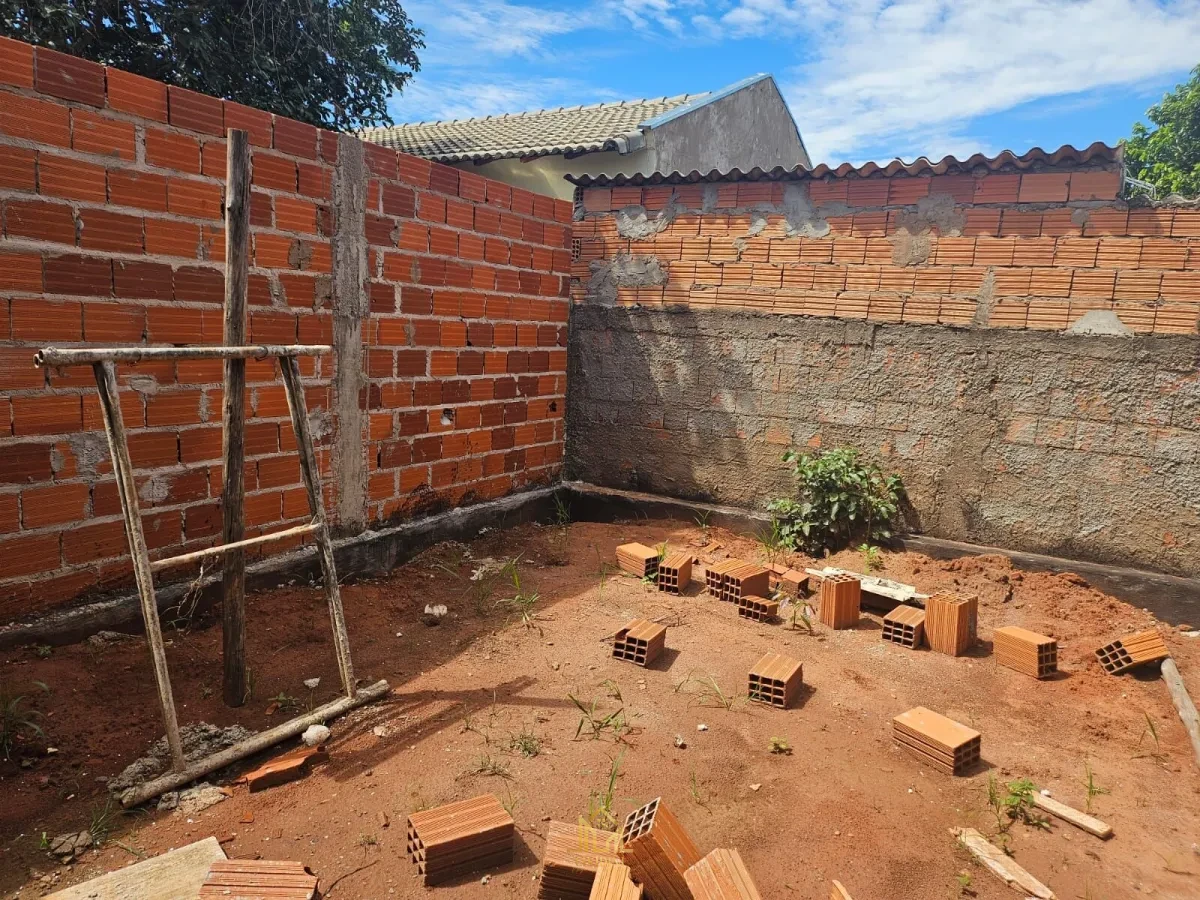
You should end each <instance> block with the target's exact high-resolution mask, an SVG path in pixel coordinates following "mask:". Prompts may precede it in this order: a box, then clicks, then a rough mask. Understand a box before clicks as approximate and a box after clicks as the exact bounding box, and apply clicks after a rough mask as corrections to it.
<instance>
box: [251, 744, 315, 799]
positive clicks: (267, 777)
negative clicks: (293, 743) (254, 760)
mask: <svg viewBox="0 0 1200 900" xmlns="http://www.w3.org/2000/svg"><path fill="white" fill-rule="evenodd" d="M328 760H329V755H328V754H327V753H326V752H325V750H324V749H323V748H321V747H300V748H298V749H296V750H293V751H292V752H290V753H285V754H284V755H283V756H278V757H276V758H275V759H273V760H271V761H270V762H268V763H265V764H263V765H261V766H259V767H258V768H257V769H254V770H253V771H250V772H247V773H246V774H245V775H244V776H242V777H243V778H245V779H246V782H247V784H249V786H250V793H252V794H253V793H256V792H258V791H263V790H266V789H267V788H270V787H275V786H276V785H280V784H286V783H287V782H289V781H295V780H296V779H298V778H304V777H306V776H307V775H308V773H309V772H311V771H312V767H313V766H315V765H318V764H319V763H323V762H327V761H328Z"/></svg>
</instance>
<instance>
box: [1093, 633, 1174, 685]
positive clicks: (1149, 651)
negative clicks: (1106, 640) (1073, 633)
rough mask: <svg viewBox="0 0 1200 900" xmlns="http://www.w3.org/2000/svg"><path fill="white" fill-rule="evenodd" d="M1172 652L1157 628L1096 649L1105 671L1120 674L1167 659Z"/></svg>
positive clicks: (1097, 656)
mask: <svg viewBox="0 0 1200 900" xmlns="http://www.w3.org/2000/svg"><path fill="white" fill-rule="evenodd" d="M1170 655H1171V653H1170V651H1169V650H1167V645H1166V644H1165V643H1163V639H1162V635H1161V634H1159V633H1158V631H1156V630H1155V629H1153V628H1151V629H1150V630H1149V631H1139V632H1138V633H1137V634H1131V635H1127V636H1126V637H1123V638H1120V639H1119V640H1115V641H1113V642H1112V643H1111V644H1105V645H1104V646H1103V647H1101V648H1100V649H1099V650H1097V651H1096V658H1097V659H1099V660H1100V665H1101V666H1103V667H1104V671H1105V672H1108V673H1109V674H1110V675H1119V674H1121V673H1122V672H1127V671H1129V670H1130V669H1133V668H1136V667H1137V666H1141V665H1145V664H1146V663H1150V662H1158V661H1159V660H1162V659H1166V658H1167V657H1168V656H1170Z"/></svg>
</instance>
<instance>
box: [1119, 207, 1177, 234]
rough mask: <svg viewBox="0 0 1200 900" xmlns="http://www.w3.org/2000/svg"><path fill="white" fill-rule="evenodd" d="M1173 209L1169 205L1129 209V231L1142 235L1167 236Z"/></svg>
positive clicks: (1173, 215) (1173, 213) (1173, 212)
mask: <svg viewBox="0 0 1200 900" xmlns="http://www.w3.org/2000/svg"><path fill="white" fill-rule="evenodd" d="M1174 217H1175V211H1174V210H1173V209H1171V208H1170V207H1163V208H1159V209H1149V208H1141V209H1131V210H1129V233H1130V234H1137V235H1142V236H1143V237H1159V236H1163V237H1166V236H1169V235H1170V234H1171V222H1172V220H1173V219H1174Z"/></svg>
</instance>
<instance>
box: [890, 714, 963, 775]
mask: <svg viewBox="0 0 1200 900" xmlns="http://www.w3.org/2000/svg"><path fill="white" fill-rule="evenodd" d="M892 737H893V738H894V739H895V741H896V743H897V744H899V745H900V746H901V747H903V748H904V749H906V750H907V751H908V752H909V753H912V754H913V755H915V756H916V757H918V758H919V759H921V760H922V761H924V762H926V763H928V764H929V765H931V766H933V767H934V768H935V769H938V770H939V771H942V772H945V773H946V774H948V775H961V774H963V773H964V772H965V771H967V770H968V769H970V768H971V767H972V766H974V765H975V764H976V763H977V762H979V753H980V744H981V736H980V734H979V732H978V731H975V730H974V729H971V728H967V727H966V726H965V725H960V724H959V723H958V722H955V721H954V720H953V719H948V718H946V717H945V716H943V715H939V714H938V713H935V712H933V711H932V710H928V709H926V708H925V707H923V706H918V707H915V708H913V709H910V710H909V711H908V712H905V713H901V714H900V715H898V716H896V717H895V718H894V719H892Z"/></svg>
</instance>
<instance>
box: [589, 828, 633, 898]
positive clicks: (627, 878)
mask: <svg viewBox="0 0 1200 900" xmlns="http://www.w3.org/2000/svg"><path fill="white" fill-rule="evenodd" d="M614 837H615V835H614ZM641 897H642V886H641V885H640V884H634V883H633V878H632V873H631V871H630V868H629V866H627V865H625V864H624V863H619V862H618V863H610V862H603V863H600V865H599V866H597V867H596V878H595V880H594V881H593V882H592V890H591V892H590V893H589V894H588V895H587V900H641Z"/></svg>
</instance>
